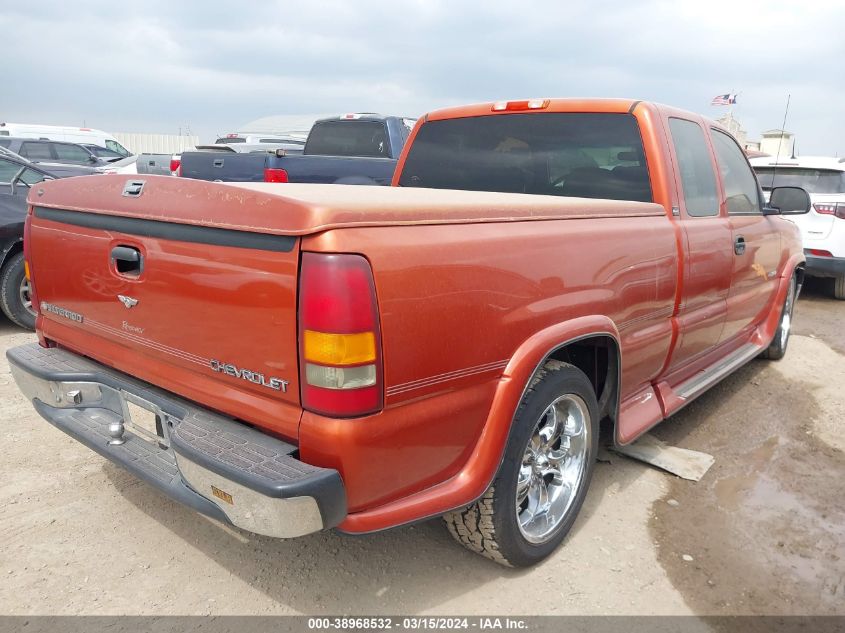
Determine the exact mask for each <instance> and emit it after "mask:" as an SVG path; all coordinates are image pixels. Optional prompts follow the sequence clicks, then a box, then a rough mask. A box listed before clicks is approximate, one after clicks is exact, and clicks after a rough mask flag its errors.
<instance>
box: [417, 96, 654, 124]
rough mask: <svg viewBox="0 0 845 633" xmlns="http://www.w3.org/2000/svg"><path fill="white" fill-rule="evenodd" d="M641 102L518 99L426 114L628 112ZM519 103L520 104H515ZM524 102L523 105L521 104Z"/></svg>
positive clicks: (431, 116) (429, 117)
mask: <svg viewBox="0 0 845 633" xmlns="http://www.w3.org/2000/svg"><path fill="white" fill-rule="evenodd" d="M531 102H536V103H540V104H542V105H541V106H540V107H536V108H534V107H529V106H528V105H527V104H529V103H531ZM639 103H642V102H641V101H638V100H636V99H598V98H589V99H545V98H541V99H518V100H508V101H490V102H487V103H475V104H471V105H464V106H456V107H452V108H443V109H440V110H434V111H433V112H429V113H428V114H427V115H426V119H427V120H429V121H438V120H441V119H457V118H462V117H471V116H484V115H487V114H499V113H501V114H505V113H507V112H509V111H514V110H521V111H526V112H609V113H614V112H618V113H620V114H621V113H625V112H630V111H631V110H632V108H633V106H634V105H635V104H639ZM500 104H507V105H511V104H514V106H515V107H514V108H513V109H511V108H508V107H507V105H506V106H505V108H503V109H495V108H496V107H497V106H500ZM517 104H520V105H517ZM521 104H525V105H521Z"/></svg>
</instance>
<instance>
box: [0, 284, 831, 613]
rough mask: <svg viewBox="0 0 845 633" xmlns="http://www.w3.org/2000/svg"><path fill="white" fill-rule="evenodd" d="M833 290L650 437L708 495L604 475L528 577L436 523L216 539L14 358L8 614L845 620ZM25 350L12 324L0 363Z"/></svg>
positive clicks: (5, 528) (8, 453) (600, 471)
mask: <svg viewBox="0 0 845 633" xmlns="http://www.w3.org/2000/svg"><path fill="white" fill-rule="evenodd" d="M825 292H826V288H825V285H824V284H818V283H814V284H811V285H810V287H808V288H807V290H806V292H805V294H804V295H803V296H802V298H801V300H800V301H799V303H798V306H797V309H796V319H795V321H796V336H794V337H793V339H792V341H791V344H790V349H789V352H788V354H787V357H786V359H785V360H784V361H782V362H780V363H768V362H764V361H755V362H753V363H751V364H750V365H748V366H746V367H745V368H744V369H742V370H740V371H739V372H738V373H736V374H735V375H733V376H731V377H729V378H728V379H726V380H725V381H723V382H722V383H721V384H720V385H719V386H718V387H716V388H715V389H713V390H712V391H711V392H709V393H708V394H706V395H704V396H702V397H701V398H700V399H699V400H698V401H696V402H695V403H693V404H692V405H690V407H688V408H687V409H686V410H685V411H683V412H682V413H681V414H679V415H678V416H676V417H675V418H674V419H672V420H671V421H670V422H667V423H666V424H664V425H662V426H661V427H660V429H659V430H658V431H657V434H658V435H659V436H660V437H662V438H663V439H665V440H668V441H669V442H671V443H673V444H676V445H680V446H684V447H687V448H693V449H697V450H702V451H706V452H709V453H711V454H713V455H714V456H715V457H716V463H715V465H714V466H713V467H712V468H711V470H710V472H708V474H707V475H706V476H705V478H704V479H703V480H702V481H701V482H699V483H691V482H687V481H683V480H680V479H676V478H674V477H672V476H670V475H667V474H664V473H661V472H658V471H655V470H653V469H651V468H649V467H647V466H644V465H641V464H639V463H637V462H633V461H630V460H628V459H626V458H622V457H613V458H612V463H600V464H598V467H597V472H596V477H595V479H594V481H593V486H592V488H591V491H590V495H589V497H588V500H587V503H586V505H585V507H584V509H583V511H582V514H581V517H580V518H579V521H578V523H577V524H576V526H575V529H574V531H573V533H572V535H571V536H570V538H569V539H568V541H567V544H566V545H565V547H563V548H561V549H560V550H559V551H558V552H557V553H556V554H555V555H554V556H553V557H552V558H551V559H550V560H548V561H546V562H545V563H544V564H542V565H540V566H538V567H535V568H533V569H531V570H528V571H511V570H506V569H503V568H500V567H498V566H496V565H494V564H492V563H490V562H489V561H486V560H484V559H481V558H479V557H476V556H474V555H472V554H470V553H469V552H466V551H464V550H463V549H461V548H460V547H458V546H457V545H456V544H454V543H453V542H452V540H451V538H450V537H449V535H448V534H447V533H446V530H445V528H444V527H443V526H442V525H441V523H440V522H439V521H431V522H428V523H424V524H421V525H417V526H413V527H407V528H401V529H397V530H393V531H390V532H386V533H383V534H378V535H373V536H367V537H349V536H342V535H338V534H334V533H326V534H317V535H312V536H309V537H305V538H302V539H298V540H293V541H278V540H272V539H268V538H263V537H257V536H254V535H251V534H247V533H245V532H241V531H238V530H235V529H231V528H228V527H225V526H222V525H219V524H217V523H214V522H212V521H210V520H208V519H205V518H203V517H201V516H199V515H197V514H195V513H193V512H191V511H189V510H186V509H184V508H182V507H180V506H178V505H176V504H174V503H172V502H170V501H169V500H167V499H166V498H165V497H163V496H161V495H160V494H158V493H157V492H155V491H154V490H152V489H150V488H149V487H147V486H146V485H145V484H143V483H141V482H139V481H137V480H135V479H134V478H133V477H131V476H130V475H127V474H126V473H124V472H123V471H121V470H120V469H118V468H117V467H115V466H112V465H111V464H110V463H109V462H107V461H105V460H103V459H101V458H100V457H98V456H97V455H95V454H93V453H92V452H91V451H89V450H87V449H85V448H84V447H82V446H81V445H79V444H77V443H76V442H74V441H73V440H71V439H70V438H68V437H66V436H65V435H63V434H62V433H61V432H59V431H57V430H55V429H53V428H52V427H51V426H49V425H48V424H47V423H46V422H44V421H42V420H41V419H40V418H39V417H38V416H37V415H36V414H35V412H34V411H33V410H32V408H31V406H30V405H29V404H28V403H26V402H25V401H24V400H23V398H22V397H20V396H19V395H18V392H17V389H16V387H15V385H14V383H13V381H12V379H11V376H10V375H9V372H8V366H7V364H6V362H5V357H2V360H0V424H2V428H3V431H4V432H3V436H4V440H5V455H4V459H3V460H2V464H3V465H2V479H0V506H2V507H3V513H2V515H0V578H2V582H0V613H4V614H21V615H23V614H48V613H49V614H152V613H154V614H170V613H173V614H208V613H213V614H235V613H238V614H246V613H250V614H294V613H307V614H322V613H362V614H363V613H369V614H416V613H443V614H466V615H470V614H484V613H490V612H496V613H500V614H564V613H571V614H596V613H611V614H619V613H627V614H687V613H696V614H744V613H777V614H782V613H789V614H845V528H844V527H843V526H845V506H843V505H842V499H843V498H845V453H843V451H845V441H843V426H845V422H843V420H845V389H843V387H845V328H843V327H842V324H843V323H845V302H836V301H834V300H833V299H831V298H829V295H827V294H825ZM32 339H33V336H32V335H30V334H27V333H25V332H22V331H21V330H18V329H16V328H14V327H13V326H12V325H11V324H9V323H8V322H7V321H3V320H0V351H3V352H5V349H6V348H8V347H10V346H13V345H16V344H20V343H23V342H26V341H29V340H32ZM685 557H686V559H685ZM690 558H691V559H692V560H689V559H690Z"/></svg>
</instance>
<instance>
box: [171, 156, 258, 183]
mask: <svg viewBox="0 0 845 633" xmlns="http://www.w3.org/2000/svg"><path fill="white" fill-rule="evenodd" d="M268 156H270V154H269V153H268V152H250V153H246V154H239V153H237V152H209V151H203V152H183V153H182V163H181V167H180V172H179V173H180V174H181V176H182V177H183V178H196V179H198V180H212V181H219V182H264V164H265V162H266V160H267V157H268Z"/></svg>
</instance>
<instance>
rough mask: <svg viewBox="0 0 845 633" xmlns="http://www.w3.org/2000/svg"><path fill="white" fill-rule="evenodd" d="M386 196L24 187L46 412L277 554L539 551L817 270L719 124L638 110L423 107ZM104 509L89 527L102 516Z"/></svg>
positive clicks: (799, 198) (793, 201)
mask: <svg viewBox="0 0 845 633" xmlns="http://www.w3.org/2000/svg"><path fill="white" fill-rule="evenodd" d="M393 185H394V186H392V187H356V186H342V185H330V186H323V185H292V184H265V183H261V184H247V183H241V184H221V183H210V182H201V181H190V180H185V179H177V178H167V177H158V176H149V177H146V178H143V179H127V178H126V177H125V176H118V175H115V176H102V177H99V178H85V179H81V178H80V179H76V178H74V179H68V180H60V181H55V182H49V183H39V184H38V185H35V186H34V187H33V189H32V191H31V192H30V195H29V204H30V209H29V216H28V218H27V222H26V229H25V231H26V235H25V253H26V261H27V265H28V274H29V275H30V277H31V281H32V282H33V289H34V291H33V292H34V296H35V300H34V303H35V305H37V306H38V307H39V316H38V319H37V332H38V337H39V344H31V345H24V346H22V347H18V348H15V349H12V350H10V351H9V352H8V359H9V362H10V364H11V368H12V373H13V374H14V377H15V380H16V381H17V383H18V385H19V386H20V388H21V390H22V391H23V392H24V394H26V396H27V397H28V398H29V399H30V400H31V401H32V404H33V405H34V407H35V409H36V410H37V411H38V413H39V414H41V415H42V416H43V417H44V418H46V419H47V421H49V422H50V423H51V424H53V425H55V426H56V427H58V428H59V429H61V430H62V431H64V432H66V433H68V434H69V435H71V436H72V437H74V438H76V439H77V440H79V441H80V442H82V443H83V444H85V445H87V446H88V447H90V448H91V449H93V450H95V451H97V452H98V453H100V454H101V455H103V456H105V457H106V458H108V459H110V460H112V461H114V462H117V463H118V464H120V465H122V466H123V467H124V468H126V469H127V470H129V471H131V472H132V473H134V474H136V475H137V476H138V477H140V478H142V479H144V480H146V481H147V482H149V483H150V484H152V485H153V486H156V487H157V488H159V489H160V490H162V491H163V492H165V493H167V494H168V495H170V496H171V497H173V498H175V499H177V500H179V501H181V502H183V503H185V504H187V505H188V506H190V507H192V508H194V509H195V510H198V511H199V512H202V513H205V514H206V515H209V516H211V517H214V518H217V519H219V520H221V521H226V522H229V523H231V524H234V525H236V526H239V527H241V528H243V529H246V530H249V531H252V532H256V533H259V534H265V535H270V536H275V537H295V536H299V535H302V534H307V533H310V532H315V531H318V530H321V529H327V528H337V529H339V530H341V531H344V532H348V533H365V532H374V531H378V530H383V529H386V528H390V527H394V526H397V525H402V524H406V523H409V522H413V521H420V520H424V519H428V518H430V517H436V516H440V515H443V516H444V517H445V519H446V523H447V525H448V527H449V529H450V531H451V532H452V534H453V535H454V536H455V537H456V538H457V539H458V540H459V541H460V542H461V543H463V544H464V545H466V546H467V547H469V548H470V549H472V550H475V551H477V552H479V553H481V554H483V555H486V556H488V557H489V558H491V559H493V560H495V561H497V562H500V563H503V564H508V565H513V566H524V565H530V564H532V563H535V562H537V561H539V560H541V559H543V558H544V557H545V556H547V555H549V554H550V553H551V552H552V551H553V550H554V548H555V547H557V545H558V544H560V543H561V541H562V540H563V539H564V537H565V535H566V533H567V532H568V531H569V529H570V528H571V526H572V524H573V522H574V521H575V518H576V515H577V513H578V511H579V509H580V507H581V505H582V503H583V501H584V497H585V495H586V493H587V488H588V485H589V482H590V478H591V475H592V471H593V465H594V462H595V458H596V451H597V445H598V439H599V430H600V425H602V424H606V425H607V426H608V428H609V431H610V432H612V437H613V440H614V441H615V442H617V443H619V444H626V443H629V442H632V441H633V440H635V439H636V438H637V437H638V436H639V435H641V434H642V433H644V432H645V431H647V430H648V429H649V428H650V427H652V426H653V425H655V424H657V423H658V422H660V421H661V420H663V419H665V418H666V417H668V416H669V415H671V414H672V413H674V412H675V411H678V410H679V409H680V408H682V407H683V406H684V405H686V404H688V403H689V402H690V401H692V400H693V399H694V398H695V397H696V396H698V395H699V394H701V393H702V392H703V391H705V390H706V389H708V388H709V387H711V386H712V385H713V384H715V383H716V382H718V381H719V380H720V379H722V378H723V377H725V376H726V375H727V374H729V373H730V372H732V371H733V370H735V369H737V368H738V367H740V366H741V365H743V364H744V363H746V362H747V361H749V360H751V359H752V358H754V357H756V356H761V355H762V356H766V357H768V358H772V359H778V358H780V357H782V356H783V354H784V352H785V351H786V345H787V341H788V337H789V329H790V319H791V314H792V306H793V302H794V300H795V297H796V296H797V294H798V292H799V290H800V286H801V282H802V279H803V265H804V256H803V253H802V249H801V242H800V236H799V233H798V230H797V229H796V227H795V226H794V225H793V223H791V222H789V221H788V220H787V219H785V218H783V217H781V216H782V215H785V214H788V213H804V212H806V211H807V210H808V209H809V197H808V196H807V194H806V192H804V191H803V190H801V189H796V188H778V189H775V190H774V191H773V192H772V194H771V198H770V205H767V204H765V203H764V200H763V196H762V193H761V191H760V188H759V186H758V183H757V180H756V179H755V176H754V172H753V171H752V170H751V168H750V167H749V165H748V162H747V160H746V158H745V156H744V154H743V152H742V150H741V149H740V147H739V146H738V145H737V143H736V142H735V141H734V139H733V138H732V137H731V136H730V135H729V134H728V133H727V132H726V131H725V130H724V129H722V128H721V127H719V126H718V125H717V124H716V123H713V122H711V121H708V120H706V119H703V118H702V117H701V116H698V115H695V114H691V113H688V112H683V111H679V110H675V109H672V108H669V107H665V106H662V105H657V104H652V103H645V102H640V101H630V100H530V101H511V102H499V103H493V104H484V105H473V106H467V107H461V108H453V109H447V110H441V111H438V112H433V113H430V114H428V115H427V116H425V117H423V118H422V119H420V120H419V122H418V123H417V125H416V127H415V129H414V131H413V133H412V136H411V138H410V140H409V142H408V144H407V145H406V147H405V149H404V151H403V154H402V156H401V158H400V161H399V164H398V166H397V171H396V174H395V176H394V180H393ZM94 511H95V510H94Z"/></svg>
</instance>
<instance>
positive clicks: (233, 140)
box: [214, 136, 246, 145]
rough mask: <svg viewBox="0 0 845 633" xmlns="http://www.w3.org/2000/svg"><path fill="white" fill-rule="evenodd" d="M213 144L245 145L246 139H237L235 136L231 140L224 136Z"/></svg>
mask: <svg viewBox="0 0 845 633" xmlns="http://www.w3.org/2000/svg"><path fill="white" fill-rule="evenodd" d="M214 143H215V145H217V144H220V143H229V144H231V143H246V139H245V138H240V137H237V136H233V137H231V138H230V137H228V136H224V137H223V138H219V139H217V140H216V141H214Z"/></svg>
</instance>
